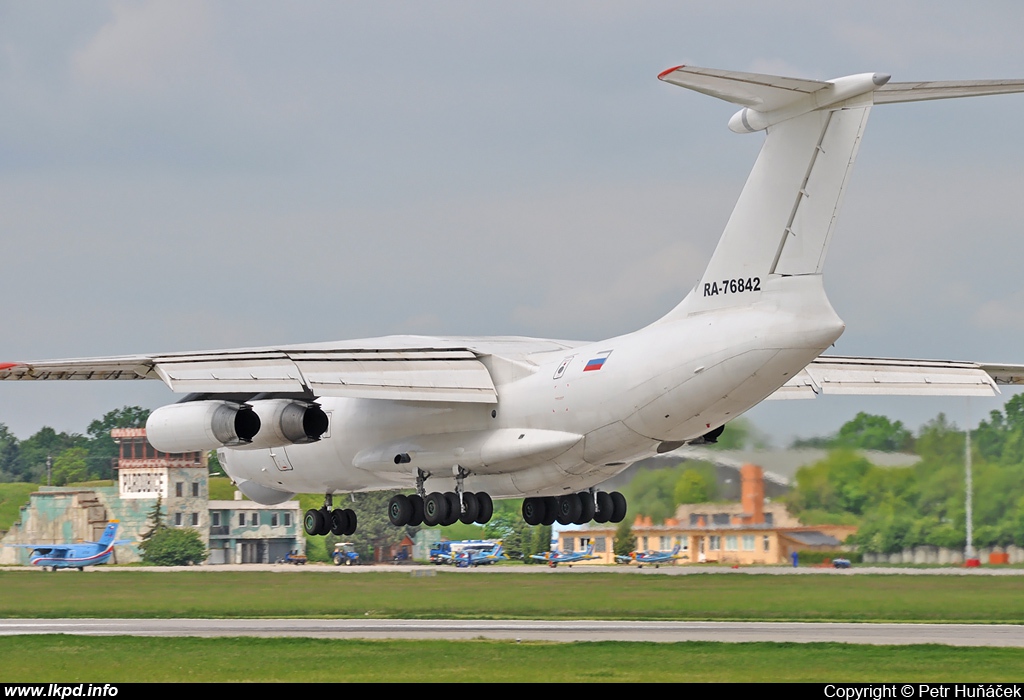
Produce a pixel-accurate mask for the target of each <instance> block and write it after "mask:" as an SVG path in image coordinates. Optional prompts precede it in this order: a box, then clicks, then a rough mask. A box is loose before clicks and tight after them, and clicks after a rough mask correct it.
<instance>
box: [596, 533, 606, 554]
mask: <svg viewBox="0 0 1024 700" xmlns="http://www.w3.org/2000/svg"><path fill="white" fill-rule="evenodd" d="M606 546H607V545H606V544H605V538H604V537H595V538H594V551H595V552H603V551H605V547H606Z"/></svg>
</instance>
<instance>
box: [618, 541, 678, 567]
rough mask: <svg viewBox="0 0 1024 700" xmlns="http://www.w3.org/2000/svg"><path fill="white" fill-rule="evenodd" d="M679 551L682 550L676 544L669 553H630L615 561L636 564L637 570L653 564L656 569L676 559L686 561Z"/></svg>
mask: <svg viewBox="0 0 1024 700" xmlns="http://www.w3.org/2000/svg"><path fill="white" fill-rule="evenodd" d="M680 549H682V547H681V546H680V545H678V544H677V545H676V546H675V547H673V548H672V551H671V552H661V551H648V552H630V553H629V556H626V557H621V556H620V557H615V559H616V560H617V561H618V562H619V563H620V564H636V568H638V569H642V568H644V565H645V564H654V568H655V569H657V568H658V567H659V566H660V565H662V564H666V563H668V562H672V561H676V560H677V559H687V558H688V557H687V556H686V555H685V554H680V553H679V550H680Z"/></svg>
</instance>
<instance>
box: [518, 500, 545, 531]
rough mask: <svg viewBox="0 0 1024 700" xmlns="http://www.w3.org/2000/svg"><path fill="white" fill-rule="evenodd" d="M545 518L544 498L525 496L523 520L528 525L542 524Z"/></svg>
mask: <svg viewBox="0 0 1024 700" xmlns="http://www.w3.org/2000/svg"><path fill="white" fill-rule="evenodd" d="M543 519H544V499H543V498H524V499H523V520H525V521H526V524H527V525H540V521H541V520H543Z"/></svg>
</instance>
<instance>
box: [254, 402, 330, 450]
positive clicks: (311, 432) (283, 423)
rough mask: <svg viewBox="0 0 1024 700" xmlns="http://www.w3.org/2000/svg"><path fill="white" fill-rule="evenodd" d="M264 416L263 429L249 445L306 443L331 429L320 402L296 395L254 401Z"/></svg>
mask: <svg viewBox="0 0 1024 700" xmlns="http://www.w3.org/2000/svg"><path fill="white" fill-rule="evenodd" d="M248 405H250V406H252V410H253V411H255V413H256V415H257V416H259V419H260V430H259V432H258V433H257V434H256V436H255V437H254V438H253V439H252V442H251V444H249V445H247V446H246V447H248V448H251V449H257V448H267V447H281V446H283V445H304V444H306V443H310V442H316V441H317V440H319V439H320V436H322V435H323V434H324V433H326V432H327V428H328V419H327V414H326V413H324V411H323V409H322V408H320V406H319V405H318V404H315V403H312V402H309V401H296V400H294V399H261V400H259V401H250V402H249V404H248Z"/></svg>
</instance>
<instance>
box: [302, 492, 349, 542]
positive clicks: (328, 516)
mask: <svg viewBox="0 0 1024 700" xmlns="http://www.w3.org/2000/svg"><path fill="white" fill-rule="evenodd" d="M357 525H358V523H357V522H356V513H355V511H354V510H351V509H345V510H342V509H340V508H335V507H334V496H333V495H332V494H326V495H325V496H324V505H323V507H321V508H320V510H314V509H312V508H310V509H309V510H307V511H306V515H305V517H303V519H302V527H303V528H304V529H305V530H306V534H307V535H327V534H334V535H338V536H342V535H352V534H354V533H355V531H356V527H357Z"/></svg>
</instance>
